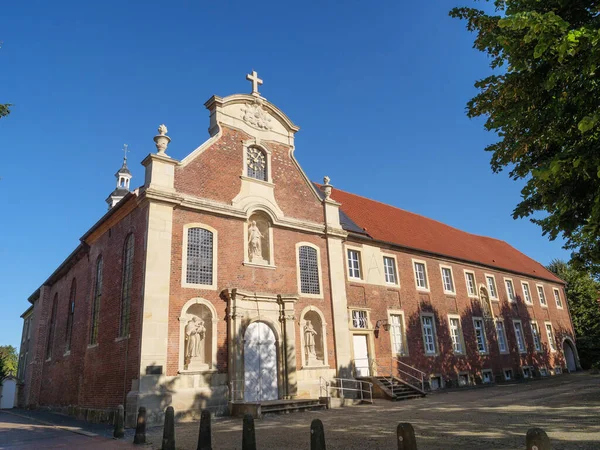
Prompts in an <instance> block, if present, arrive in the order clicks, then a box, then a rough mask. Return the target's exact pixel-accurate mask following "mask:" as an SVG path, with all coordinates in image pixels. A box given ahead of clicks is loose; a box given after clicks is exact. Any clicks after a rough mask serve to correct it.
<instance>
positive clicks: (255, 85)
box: [246, 70, 263, 96]
mask: <svg viewBox="0 0 600 450" xmlns="http://www.w3.org/2000/svg"><path fill="white" fill-rule="evenodd" d="M246 80H248V81H251V82H252V95H258V96H260V92H258V86H260V85H261V84H263V80H261V79H260V78H258V74H257V73H256V70H253V71H252V74H248V75H246Z"/></svg>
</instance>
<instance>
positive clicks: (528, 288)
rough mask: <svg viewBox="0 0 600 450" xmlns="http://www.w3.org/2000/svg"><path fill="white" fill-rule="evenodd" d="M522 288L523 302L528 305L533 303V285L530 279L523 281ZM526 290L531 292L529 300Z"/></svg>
mask: <svg viewBox="0 0 600 450" xmlns="http://www.w3.org/2000/svg"><path fill="white" fill-rule="evenodd" d="M525 286H527V291H525ZM521 290H522V291H523V302H524V303H525V304H526V305H533V297H532V296H531V287H530V286H529V282H528V281H521ZM525 292H528V293H529V300H527V297H528V296H527V294H526V293H525Z"/></svg>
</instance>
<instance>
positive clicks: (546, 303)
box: [535, 283, 548, 308]
mask: <svg viewBox="0 0 600 450" xmlns="http://www.w3.org/2000/svg"><path fill="white" fill-rule="evenodd" d="M540 288H541V289H542V294H543V295H542V296H543V297H544V302H545V303H542V296H540ZM535 290H536V291H537V295H538V300H539V301H540V306H541V307H542V308H547V307H548V297H546V290H545V289H544V285H543V284H539V283H536V285H535Z"/></svg>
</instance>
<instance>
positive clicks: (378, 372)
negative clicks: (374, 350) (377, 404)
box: [367, 357, 427, 400]
mask: <svg viewBox="0 0 600 450" xmlns="http://www.w3.org/2000/svg"><path fill="white" fill-rule="evenodd" d="M369 370H370V372H371V374H372V376H370V377H367V379H368V380H369V381H370V382H371V383H373V396H374V397H379V398H387V399H389V400H408V399H411V398H418V397H425V395H427V394H426V392H425V372H422V371H420V370H419V369H417V368H416V367H413V366H410V365H408V364H406V363H405V362H402V361H400V360H399V359H398V358H394V357H392V358H379V359H373V360H371V361H370V368H369Z"/></svg>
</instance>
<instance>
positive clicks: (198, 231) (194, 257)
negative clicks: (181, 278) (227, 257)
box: [185, 227, 213, 286]
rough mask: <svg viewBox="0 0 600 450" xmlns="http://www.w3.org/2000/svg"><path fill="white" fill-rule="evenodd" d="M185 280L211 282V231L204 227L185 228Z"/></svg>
mask: <svg viewBox="0 0 600 450" xmlns="http://www.w3.org/2000/svg"><path fill="white" fill-rule="evenodd" d="M185 282H186V283H189V284H204V285H208V286H210V285H212V284H213V233H212V232H211V231H208V230H207V229H205V228H199V227H198V228H188V230H187V265H186V271H185Z"/></svg>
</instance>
